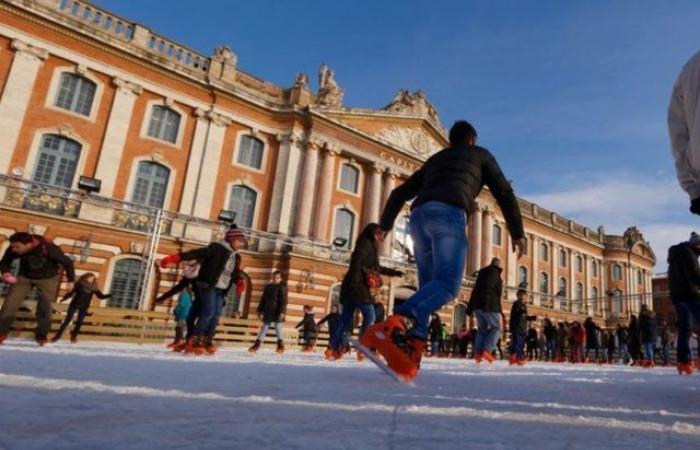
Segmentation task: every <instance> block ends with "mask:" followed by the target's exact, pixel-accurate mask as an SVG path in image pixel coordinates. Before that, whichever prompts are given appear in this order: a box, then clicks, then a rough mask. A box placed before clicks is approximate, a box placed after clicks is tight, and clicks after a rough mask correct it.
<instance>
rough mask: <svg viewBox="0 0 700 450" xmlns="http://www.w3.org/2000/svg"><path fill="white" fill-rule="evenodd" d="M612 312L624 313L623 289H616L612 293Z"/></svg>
mask: <svg viewBox="0 0 700 450" xmlns="http://www.w3.org/2000/svg"><path fill="white" fill-rule="evenodd" d="M610 306H611V308H612V313H613V314H614V315H618V316H619V315H620V314H621V313H622V291H621V290H619V289H615V290H614V291H613V295H612V305H610Z"/></svg>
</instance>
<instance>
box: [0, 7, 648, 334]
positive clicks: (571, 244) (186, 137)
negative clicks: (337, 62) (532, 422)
mask: <svg viewBox="0 0 700 450" xmlns="http://www.w3.org/2000/svg"><path fill="white" fill-rule="evenodd" d="M0 123H1V125H0V143H2V148H1V149H0V250H4V249H5V248H6V246H7V243H6V239H7V236H9V235H10V234H11V233H13V232H15V231H26V230H32V231H34V232H38V233H46V235H47V236H49V237H51V238H52V239H54V241H55V242H56V243H58V244H60V245H61V246H62V247H63V248H64V250H65V251H67V252H69V253H71V254H74V255H75V258H76V264H77V267H78V269H79V270H78V272H79V273H82V272H84V271H93V272H96V273H98V274H99V275H98V279H99V284H100V286H101V287H102V288H103V289H104V290H106V291H111V292H112V293H114V294H115V295H114V296H113V297H112V298H111V299H109V300H107V301H106V304H107V305H109V306H117V307H125V308H143V309H149V308H153V307H154V306H153V302H152V299H153V297H154V294H155V293H156V292H159V291H164V290H166V289H167V288H168V287H169V286H170V285H171V284H172V283H173V281H174V280H175V279H176V277H177V273H176V271H175V270H166V271H161V270H160V269H159V268H158V267H156V266H155V264H153V263H154V262H155V260H157V259H158V258H160V257H162V256H163V255H165V254H169V253H171V252H174V251H176V250H178V249H182V248H191V247H193V246H197V245H203V244H205V243H207V242H209V241H210V240H212V239H216V238H217V237H218V236H220V234H221V231H222V229H223V225H222V223H221V222H219V221H218V218H219V217H220V215H221V212H222V210H223V211H224V214H226V213H227V212H234V213H235V214H236V222H237V223H238V224H239V225H241V226H243V227H245V228H247V229H249V231H250V234H251V237H252V239H251V245H250V248H249V249H248V250H247V251H246V252H245V255H244V266H245V272H246V274H247V277H248V288H247V289H246V292H245V293H244V294H243V295H242V296H241V297H240V298H238V297H232V298H231V299H230V301H229V302H228V306H227V310H226V314H233V313H234V311H236V310H237V311H239V312H240V313H241V314H243V315H244V316H245V315H246V314H247V313H248V311H249V310H251V308H254V307H255V305H256V301H257V299H258V298H259V296H260V294H261V290H262V287H263V286H264V284H265V283H266V282H267V281H268V279H269V277H270V274H271V272H272V271H273V270H274V269H277V268H280V269H282V270H284V272H285V274H286V276H287V278H288V284H289V286H290V306H289V312H288V315H289V316H290V317H292V318H293V317H295V316H296V317H298V316H300V315H301V314H302V313H301V309H302V305H304V304H310V305H313V306H314V307H315V308H316V310H317V311H321V312H325V311H327V310H328V308H329V306H330V304H331V303H332V302H333V301H334V300H336V299H337V292H338V285H339V282H340V280H341V279H342V276H343V274H344V272H345V268H346V262H347V258H348V251H349V250H350V249H351V247H352V244H353V241H354V239H355V238H356V236H357V235H358V233H359V231H360V230H361V228H362V226H363V225H364V224H366V223H369V222H372V221H377V219H378V217H379V214H380V211H381V208H382V205H383V202H384V201H385V199H386V197H387V196H388V194H389V192H390V191H391V190H392V189H393V188H394V187H395V186H397V185H398V184H400V183H401V182H402V180H404V179H405V178H406V177H407V176H408V175H410V174H411V173H412V172H413V171H414V170H415V169H416V168H418V167H419V166H420V165H421V163H422V161H424V160H425V159H426V158H427V157H428V156H429V155H430V154H432V153H433V152H435V151H437V150H439V149H441V148H443V147H445V146H446V145H447V139H446V132H445V129H444V127H443V126H442V124H441V122H440V119H439V116H438V113H437V111H436V110H435V108H434V107H433V106H432V105H431V104H430V102H429V101H428V100H427V98H426V97H425V96H424V94H423V93H422V92H421V91H417V92H414V93H411V92H409V91H406V90H399V91H398V92H397V93H396V95H395V96H394V98H393V99H391V100H390V102H389V103H388V104H387V106H386V107H384V108H381V109H379V110H375V109H358V108H348V107H346V106H344V105H343V90H342V88H341V87H340V86H339V84H338V81H336V78H335V74H334V72H333V70H332V69H330V68H328V67H327V66H325V65H324V66H322V67H321V69H320V70H319V88H318V90H317V91H313V90H312V89H311V88H310V85H309V77H308V76H307V75H305V74H298V75H296V77H294V78H293V79H292V77H291V76H290V86H278V85H275V84H273V83H269V82H266V81H264V80H262V79H259V78H257V77H256V76H254V75H251V74H249V73H247V72H245V71H244V70H242V69H241V68H240V67H239V65H238V60H237V57H236V54H235V53H234V52H233V51H232V50H231V49H229V48H228V47H226V46H221V47H217V48H216V49H215V50H214V52H213V54H212V55H211V56H207V55H203V54H199V53H198V52H196V51H193V50H191V49H188V48H187V47H186V46H184V45H181V44H179V43H176V42H173V41H171V40H169V39H168V38H166V37H164V36H161V35H159V34H157V32H156V31H154V30H151V29H149V28H147V27H146V26H144V25H141V24H138V23H134V22H131V21H129V20H126V19H124V18H121V17H119V16H117V15H115V14H112V13H111V12H108V11H105V10H102V9H100V8H98V7H96V6H95V5H92V4H90V3H88V2H83V1H73V0H35V1H26V0H0ZM81 176H82V177H88V178H90V179H97V180H99V181H100V182H101V190H100V192H99V194H97V195H87V194H85V193H84V192H82V191H80V190H78V183H79V180H80V177H81ZM519 201H520V206H521V209H522V213H523V216H524V220H525V230H526V233H527V239H528V252H527V255H525V256H524V257H523V258H522V259H520V260H516V258H515V255H514V254H513V252H512V251H511V250H510V248H511V242H510V238H509V236H508V233H507V229H506V227H505V223H504V220H503V217H502V215H501V212H500V210H499V209H498V207H497V206H496V203H495V201H494V199H493V198H492V197H491V195H490V194H489V193H488V191H485V192H484V193H483V194H482V195H481V196H480V197H479V199H478V204H477V205H476V209H475V211H474V213H473V214H472V216H471V217H470V220H469V229H468V234H469V241H470V253H469V261H468V268H467V274H466V275H467V276H465V279H464V288H463V290H462V293H461V294H460V297H459V299H458V302H457V303H455V304H453V305H450V306H449V307H448V308H445V309H444V310H443V311H442V314H443V316H444V318H445V319H447V320H448V323H453V324H454V325H455V327H460V326H461V324H462V323H463V321H464V309H465V308H464V302H465V301H466V300H467V299H468V295H469V287H470V283H471V281H472V278H471V277H470V276H468V275H471V274H473V273H474V272H475V271H476V270H478V268H479V267H481V266H483V265H485V264H487V263H488V262H489V261H490V260H491V258H492V257H493V256H500V257H501V258H502V260H503V261H504V264H505V270H504V277H505V280H504V281H505V284H506V285H507V286H508V290H507V292H506V297H507V299H509V300H510V299H512V298H513V297H514V293H513V289H515V287H516V286H517V285H519V284H520V283H523V282H525V283H527V285H528V286H529V289H530V291H531V303H532V305H533V306H532V310H533V313H534V314H537V315H538V316H539V317H544V316H546V315H548V316H550V317H553V318H569V319H572V318H578V319H582V318H583V317H585V314H586V313H588V314H591V315H595V316H596V317H598V318H599V319H600V320H610V321H614V320H616V319H618V318H624V317H626V315H627V314H628V313H629V312H631V311H636V310H638V309H639V307H640V305H641V303H642V302H647V303H649V304H650V303H651V295H650V293H651V283H652V277H651V274H652V272H651V269H652V267H653V265H654V262H655V257H654V254H653V252H652V250H651V248H650V246H649V244H648V243H647V242H646V241H645V240H644V238H643V237H642V235H641V233H640V232H639V231H638V230H637V229H636V228H634V227H630V228H629V229H628V230H627V231H626V232H625V233H624V235H623V236H615V235H608V234H606V233H605V230H604V228H603V227H599V228H597V229H595V230H593V229H589V228H587V227H585V226H583V225H580V224H578V223H575V222H573V221H571V220H568V219H566V218H564V217H562V216H560V215H558V214H556V213H555V212H551V211H547V210H545V209H543V208H540V207H539V206H537V205H535V204H533V203H530V202H528V201H526V200H524V199H520V200H519ZM407 213H408V210H406V211H405V214H402V215H400V217H399V220H398V221H397V226H396V229H395V230H394V232H393V233H392V236H391V239H387V242H386V245H385V246H384V248H383V249H382V252H383V255H384V257H385V258H386V259H385V262H386V263H387V264H394V265H399V266H401V267H403V268H404V269H407V270H406V276H405V277H404V278H403V279H401V280H393V281H392V283H390V284H387V286H386V287H385V289H384V291H383V293H382V301H384V302H386V303H388V305H389V307H391V305H392V304H393V303H394V302H395V301H400V300H402V299H405V298H407V297H408V296H409V295H410V294H411V293H412V292H413V291H414V290H415V289H416V285H417V280H416V274H415V270H413V266H412V262H411V261H412V260H411V249H412V244H411V240H410V237H409V236H408V233H407V227H408V220H407ZM506 309H508V307H507V306H506Z"/></svg>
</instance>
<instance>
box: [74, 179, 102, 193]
mask: <svg viewBox="0 0 700 450" xmlns="http://www.w3.org/2000/svg"><path fill="white" fill-rule="evenodd" d="M101 188H102V180H98V179H97V178H91V177H84V176H81V177H80V178H79V179H78V189H80V190H83V191H85V192H87V193H89V194H92V193H98V192H100V189H101Z"/></svg>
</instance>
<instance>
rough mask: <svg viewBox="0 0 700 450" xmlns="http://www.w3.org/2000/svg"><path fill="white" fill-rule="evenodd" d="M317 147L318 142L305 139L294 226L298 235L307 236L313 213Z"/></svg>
mask: <svg viewBox="0 0 700 450" xmlns="http://www.w3.org/2000/svg"><path fill="white" fill-rule="evenodd" d="M318 149H319V143H318V142H316V141H313V140H308V141H306V150H305V152H304V167H303V168H302V174H301V176H302V178H301V186H300V189H299V190H300V192H299V207H298V211H297V219H296V224H295V227H294V234H295V235H296V236H299V237H309V230H310V229H311V215H312V213H313V206H314V197H315V195H314V194H315V193H316V171H317V170H318Z"/></svg>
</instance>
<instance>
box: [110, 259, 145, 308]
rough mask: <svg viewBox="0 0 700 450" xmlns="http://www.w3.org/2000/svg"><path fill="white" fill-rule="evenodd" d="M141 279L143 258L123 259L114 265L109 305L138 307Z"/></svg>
mask: <svg viewBox="0 0 700 450" xmlns="http://www.w3.org/2000/svg"><path fill="white" fill-rule="evenodd" d="M140 280H141V260H140V259H135V258H129V259H121V260H119V261H117V263H116V264H115V265H114V273H113V274H112V284H111V285H110V287H109V293H110V294H112V296H111V297H110V298H109V300H107V306H111V307H114V308H137V307H138V306H139V305H138V302H139V296H140V292H139V282H140Z"/></svg>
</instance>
